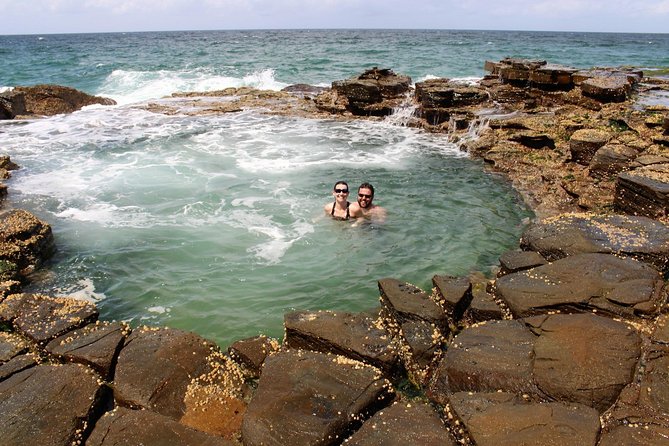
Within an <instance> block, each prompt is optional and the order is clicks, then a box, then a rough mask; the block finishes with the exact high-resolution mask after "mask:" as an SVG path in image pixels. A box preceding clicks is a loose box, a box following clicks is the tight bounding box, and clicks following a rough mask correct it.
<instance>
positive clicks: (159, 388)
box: [114, 328, 215, 419]
mask: <svg viewBox="0 0 669 446" xmlns="http://www.w3.org/2000/svg"><path fill="white" fill-rule="evenodd" d="M214 348H215V345H214V344H213V343H211V342H209V341H207V340H205V339H203V338H201V337H200V336H197V335H196V334H193V333H188V332H183V331H180V330H174V329H167V328H156V329H153V328H141V329H136V330H134V331H133V332H132V334H131V335H130V336H129V337H128V338H127V340H126V342H125V345H124V346H123V349H122V350H121V353H120V355H119V357H118V363H117V365H116V375H115V379H114V384H115V386H114V397H115V398H116V400H117V401H119V402H120V403H121V404H123V405H125V406H129V407H141V408H146V409H150V410H152V411H154V412H158V413H160V414H163V415H167V416H170V417H172V418H176V419H179V418H181V416H182V415H183V414H184V410H185V404H184V396H185V394H186V389H187V386H188V385H189V384H190V383H191V380H192V379H193V378H195V377H197V376H199V375H201V374H203V373H205V372H206V371H207V370H208V368H209V362H208V360H207V357H208V355H209V354H210V353H211V351H212V350H213V349H214Z"/></svg>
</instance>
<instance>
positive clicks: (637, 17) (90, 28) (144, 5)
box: [0, 0, 669, 34]
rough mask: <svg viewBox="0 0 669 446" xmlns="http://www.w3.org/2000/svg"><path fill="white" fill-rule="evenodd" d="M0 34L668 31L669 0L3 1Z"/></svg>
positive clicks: (1, 1) (0, 0) (0, 12)
mask: <svg viewBox="0 0 669 446" xmlns="http://www.w3.org/2000/svg"><path fill="white" fill-rule="evenodd" d="M0 18H1V23H2V27H1V29H0V34H52V33H83V32H130V31H178V30H224V29H307V28H310V29H321V28H327V29H330V28H392V29H395V28H411V29H483V30H539V31H593V32H656V33H669V0H587V1H585V0H413V1H411V0H409V1H406V0H0Z"/></svg>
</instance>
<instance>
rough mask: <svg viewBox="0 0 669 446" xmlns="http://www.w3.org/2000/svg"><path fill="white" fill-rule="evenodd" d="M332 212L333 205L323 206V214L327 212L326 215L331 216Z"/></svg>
mask: <svg viewBox="0 0 669 446" xmlns="http://www.w3.org/2000/svg"><path fill="white" fill-rule="evenodd" d="M331 211H332V203H326V204H325V205H324V206H323V212H325V213H326V214H329V213H330V212H331Z"/></svg>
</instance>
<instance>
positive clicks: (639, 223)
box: [520, 214, 669, 271]
mask: <svg viewBox="0 0 669 446" xmlns="http://www.w3.org/2000/svg"><path fill="white" fill-rule="evenodd" d="M520 246H521V247H522V248H523V249H527V250H531V251H537V252H539V253H540V254H541V255H542V256H543V257H545V258H546V259H547V260H549V261H553V260H557V259H561V258H563V257H566V256H570V255H574V254H582V253H594V252H598V253H611V254H617V255H623V256H630V257H633V258H635V259H637V260H641V261H644V262H647V263H650V264H652V265H654V266H655V267H656V268H658V269H660V270H661V271H667V269H668V268H669V227H667V226H666V225H664V224H662V223H660V222H659V221H656V220H652V219H650V218H645V217H632V216H627V215H584V214H574V215H563V216H560V217H556V218H552V219H547V220H545V221H543V222H541V223H536V224H531V225H530V226H528V227H527V229H526V230H525V232H524V233H523V235H522V237H521V239H520Z"/></svg>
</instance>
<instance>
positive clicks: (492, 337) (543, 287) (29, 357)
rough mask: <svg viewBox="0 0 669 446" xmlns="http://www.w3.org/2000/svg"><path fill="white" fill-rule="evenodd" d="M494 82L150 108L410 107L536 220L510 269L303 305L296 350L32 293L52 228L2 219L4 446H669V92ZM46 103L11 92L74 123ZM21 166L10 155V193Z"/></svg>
mask: <svg viewBox="0 0 669 446" xmlns="http://www.w3.org/2000/svg"><path fill="white" fill-rule="evenodd" d="M486 69H487V70H488V71H489V72H490V75H489V76H486V77H485V78H484V79H483V80H482V81H481V82H479V83H477V84H463V83H459V82H453V81H450V80H448V79H434V80H428V81H425V82H419V83H417V84H416V85H415V88H413V87H412V86H411V79H409V78H408V77H406V76H402V75H397V74H395V73H393V72H392V71H391V70H387V69H372V70H369V71H367V72H365V73H363V74H362V75H360V76H357V77H355V78H351V79H347V80H342V81H336V82H333V84H332V88H329V89H318V88H314V87H310V86H293V87H291V88H288V89H287V90H286V91H282V92H261V91H255V90H251V89H229V90H226V91H222V92H214V93H207V94H201V93H192V94H187V95H178V96H175V97H174V98H172V99H171V100H170V101H167V102H156V103H154V104H149V105H148V106H147V108H148V109H149V110H151V111H153V112H156V113H166V114H179V113H189V114H211V113H227V112H234V111H237V110H241V109H244V108H248V107H258V108H262V109H263V110H265V112H267V113H277V114H290V115H295V116H304V117H328V119H333V118H334V119H380V118H381V117H383V116H387V115H390V114H392V113H393V110H396V109H397V108H401V107H407V106H410V107H415V110H414V111H413V112H412V113H411V117H409V118H408V119H407V121H406V125H411V126H415V127H420V128H423V129H425V130H426V131H432V132H441V133H444V138H448V139H449V141H453V142H457V143H458V144H460V145H461V147H462V148H463V150H467V151H468V152H469V153H470V154H471V155H472V156H475V157H481V158H483V159H484V160H485V162H486V165H487V166H488V167H489V168H490V169H493V170H495V171H499V172H503V173H504V174H505V175H507V176H508V178H509V179H510V181H512V182H513V184H514V186H515V187H516V188H517V189H518V190H519V192H520V193H521V194H522V195H523V197H524V198H525V200H526V201H527V202H528V204H529V205H530V206H531V207H532V208H533V209H534V210H535V212H536V213H537V215H538V217H540V218H539V219H537V221H536V222H534V223H532V224H531V225H530V226H529V227H528V228H527V229H526V230H525V232H524V233H523V235H522V237H521V240H520V241H519V246H518V250H514V251H510V252H507V253H503V254H502V255H501V257H500V268H499V272H498V274H497V276H496V277H495V278H492V279H490V278H486V277H484V276H483V275H480V276H477V275H472V276H469V277H452V276H449V275H445V274H439V272H438V271H435V276H434V277H433V279H432V282H433V288H432V290H422V289H419V288H417V287H415V286H414V285H411V284H409V283H405V282H403V281H402V280H401V278H380V279H379V280H378V286H379V295H380V306H379V308H377V309H374V310H370V311H369V312H365V313H346V312H331V311H295V312H292V313H289V314H286V315H285V317H284V326H285V336H284V339H282V340H281V342H279V340H276V339H271V338H268V337H265V336H259V337H255V338H251V339H245V340H240V341H238V342H236V343H234V344H233V345H231V346H230V347H229V348H228V349H227V351H221V349H220V348H219V346H216V345H215V344H214V343H213V342H211V341H208V340H206V339H203V338H201V337H200V336H198V335H195V334H193V333H187V332H183V331H179V330H174V329H169V328H149V327H136V328H131V327H128V326H127V325H125V324H122V323H117V322H110V321H100V320H98V311H97V309H96V308H95V306H94V305H92V304H90V303H86V302H82V301H78V300H75V299H71V298H55V297H50V296H42V295H32V294H24V293H21V285H22V283H25V281H26V280H29V276H30V273H31V272H33V271H35V270H36V269H38V268H39V267H40V265H41V263H42V262H43V261H44V260H45V259H47V258H48V257H49V255H50V254H51V252H52V251H53V247H54V242H53V236H52V234H51V229H50V227H49V225H48V224H47V223H45V222H41V221H40V220H38V219H37V218H35V217H34V216H32V215H31V214H30V213H28V212H26V211H23V210H16V209H14V210H4V211H2V214H1V215H0V266H1V268H0V277H1V279H2V280H1V281H0V326H2V331H0V438H2V441H3V444H7V445H14V444H16V445H18V444H41V445H42V444H43V445H66V444H68V445H69V444H86V445H115V444H152V445H164V444H175V445H176V444H180V445H219V444H221V445H232V444H243V445H245V446H250V445H293V444H295V445H303V444H304V445H306V444H309V445H336V444H342V443H346V444H357V445H378V444H397V445H411V444H415V445H430V444H440V445H444V444H446V445H449V444H450V445H456V444H465V445H480V446H484V445H495V446H499V445H500V444H501V445H520V444H523V445H546V444H551V445H599V446H613V445H632V444H634V445H637V444H638V445H666V444H668V442H669V372H668V370H669V314H668V312H667V296H668V294H667V283H666V281H665V277H666V276H667V272H668V271H669V226H667V225H666V221H667V211H668V208H669V205H668V203H667V199H668V195H667V193H668V192H669V189H668V187H669V108H667V107H660V106H646V105H644V104H643V100H642V99H643V97H644V95H649V94H650V95H652V93H653V92H654V91H657V90H661V91H667V90H669V81H666V80H662V79H653V78H646V77H644V76H643V73H642V72H640V71H638V70H634V69H593V70H588V71H581V70H575V69H572V68H569V67H562V66H557V65H553V64H549V63H546V62H545V61H528V60H514V59H505V60H502V61H499V62H486ZM32 88H33V90H31V87H27V88H26V89H24V90H21V91H20V92H14V93H12V92H10V93H11V94H8V93H3V94H1V95H0V111H2V113H0V117H6V118H13V117H15V116H19V117H21V116H35V115H39V114H49V113H50V111H49V110H53V113H62V112H67V111H72V110H70V109H63V108H60V107H61V106H58V108H49V107H48V105H44V106H40V105H37V102H35V103H33V102H30V101H32V99H30V100H27V99H26V98H27V97H30V98H34V97H37V98H39V97H40V92H39V89H40V88H44V86H41V87H32ZM48 91H49V92H50V93H51V96H48V95H46V96H45V95H42V96H41V97H47V96H48V100H50V101H53V95H54V94H55V93H54V92H56V91H58V90H57V88H55V87H53V86H50V87H48ZM61 96H62V97H67V98H72V97H73V96H74V95H73V94H71V92H68V93H67V94H65V93H63V94H61ZM17 97H18V98H19V99H16V98H17ZM21 97H22V98H21ZM81 98H83V96H81ZM68 100H69V99H68ZM15 101H18V102H15ZM21 101H23V102H22V103H23V108H21V107H22V106H21ZM86 101H89V102H86ZM96 101H98V102H97V103H105V102H104V98H98V99H96ZM28 103H30V104H31V105H30V106H26V104H28ZM68 103H70V104H71V106H72V107H73V109H77V108H80V107H81V106H83V105H87V104H90V103H91V102H90V99H88V98H86V99H85V100H84V99H81V100H80V101H79V102H77V101H74V102H73V101H70V102H68ZM16 104H18V105H16ZM3 107H4V108H3ZM17 111H20V112H18V113H17ZM15 168H17V166H15V165H14V164H13V163H12V162H11V161H10V160H9V158H8V157H5V158H3V159H2V160H0V173H2V175H3V178H5V179H6V178H8V177H9V175H10V171H11V170H13V169H15ZM6 193H7V189H6V187H4V186H3V187H2V188H0V194H2V196H3V197H4V196H5V195H6Z"/></svg>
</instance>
